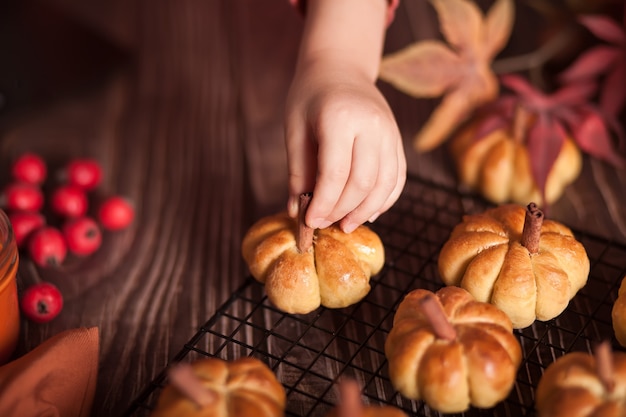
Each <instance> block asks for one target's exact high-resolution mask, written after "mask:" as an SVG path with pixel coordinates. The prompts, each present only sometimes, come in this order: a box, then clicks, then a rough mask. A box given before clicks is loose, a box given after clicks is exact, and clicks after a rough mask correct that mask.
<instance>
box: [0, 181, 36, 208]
mask: <svg viewBox="0 0 626 417" xmlns="http://www.w3.org/2000/svg"><path fill="white" fill-rule="evenodd" d="M0 205H2V206H3V207H5V208H6V209H8V210H16V211H39V209H41V207H42V206H43V193H42V192H41V188H39V186H37V185H34V184H29V183H26V182H21V181H20V182H13V183H10V184H8V185H7V186H6V187H4V190H2V193H1V194H0Z"/></svg>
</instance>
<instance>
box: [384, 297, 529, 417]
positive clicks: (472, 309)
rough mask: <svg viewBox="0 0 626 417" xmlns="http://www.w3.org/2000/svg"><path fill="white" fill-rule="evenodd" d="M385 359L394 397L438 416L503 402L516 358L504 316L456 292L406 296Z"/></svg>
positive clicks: (519, 355)
mask: <svg viewBox="0 0 626 417" xmlns="http://www.w3.org/2000/svg"><path fill="white" fill-rule="evenodd" d="M428 305H430V306H437V309H438V311H439V313H438V316H434V317H433V314H432V313H429V311H430V309H428V308H426V307H427V306H428ZM437 309H436V311H437ZM436 317H439V318H438V319H437V318H436ZM385 356H386V357H387V361H388V363H389V377H390V380H391V382H392V384H393V386H394V387H395V389H397V390H398V391H399V392H400V394H402V395H403V396H405V397H407V398H409V399H414V400H423V401H424V402H426V404H428V405H429V406H430V407H431V408H434V409H436V410H438V411H440V412H443V413H459V412H462V411H464V410H467V409H468V408H469V407H470V405H473V406H475V407H479V408H490V407H493V406H494V405H495V404H496V403H498V402H499V401H501V400H503V399H505V398H506V397H507V396H508V394H509V392H510V391H511V388H512V387H513V384H514V383H515V376H516V374H517V369H518V367H519V365H520V362H521V359H522V353H521V347H520V345H519V342H518V341H517V339H516V338H515V336H514V335H513V328H512V325H511V321H510V320H509V318H508V316H507V315H506V314H504V313H503V312H502V311H501V310H499V309H498V308H496V307H495V306H493V305H492V304H488V303H483V302H479V301H476V300H475V299H474V297H472V295H471V294H470V293H468V292H467V291H465V290H464V289H462V288H458V287H444V288H442V289H440V290H439V291H437V292H436V293H432V292H430V291H427V290H424V289H417V290H413V291H412V292H410V293H409V294H408V295H407V296H406V297H405V298H404V299H403V301H402V302H401V303H400V305H399V306H398V309H397V311H396V314H395V316H394V319H393V327H392V329H391V332H390V333H389V335H388V337H387V340H386V341H385Z"/></svg>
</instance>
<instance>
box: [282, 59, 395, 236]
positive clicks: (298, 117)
mask: <svg viewBox="0 0 626 417" xmlns="http://www.w3.org/2000/svg"><path fill="white" fill-rule="evenodd" d="M286 145H287V155H288V165H289V196H290V197H289V204H288V208H289V214H290V215H291V216H295V215H296V213H297V204H298V196H299V195H300V194H301V193H303V192H310V191H313V198H312V200H311V203H310V205H309V207H308V210H307V213H306V223H307V225H308V226H310V227H313V228H325V227H327V226H329V225H330V224H332V223H334V222H336V221H339V220H341V223H340V225H341V228H342V229H343V230H344V231H345V232H347V233H349V232H351V231H353V230H354V229H356V228H357V227H358V226H359V225H360V224H362V223H364V222H366V221H368V220H369V221H374V220H375V219H376V217H378V215H380V214H381V213H383V212H385V211H386V210H388V209H389V208H390V207H391V206H392V205H393V203H395V201H396V200H397V199H398V197H399V196H400V193H401V192H402V189H403V187H404V184H405V181H406V159H405V155H404V149H403V145H402V138H401V135H400V132H399V130H398V127H397V125H396V122H395V119H394V117H393V114H392V112H391V109H390V108H389V106H388V104H387V102H386V101H385V99H384V97H383V96H382V94H381V93H380V91H379V90H378V89H377V88H376V86H375V85H374V83H373V82H372V81H371V78H370V77H368V76H367V75H366V74H363V73H360V72H359V70H358V69H357V68H354V67H353V66H351V65H350V64H349V63H343V64H339V65H338V63H337V62H336V61H333V62H328V61H327V60H324V59H323V58H322V59H318V60H311V61H309V62H308V63H307V64H306V65H300V66H299V71H298V72H297V74H296V76H295V78H294V80H293V84H292V87H291V90H290V93H289V97H288V101H287V115H286Z"/></svg>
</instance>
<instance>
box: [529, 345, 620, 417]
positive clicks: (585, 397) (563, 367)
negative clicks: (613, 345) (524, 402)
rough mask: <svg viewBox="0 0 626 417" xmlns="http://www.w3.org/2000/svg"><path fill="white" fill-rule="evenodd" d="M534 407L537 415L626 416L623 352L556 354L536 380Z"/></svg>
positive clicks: (578, 416) (545, 416) (555, 416)
mask: <svg viewBox="0 0 626 417" xmlns="http://www.w3.org/2000/svg"><path fill="white" fill-rule="evenodd" d="M606 346H607V349H610V347H609V346H608V344H607V345H606ZM601 360H604V361H606V364H605V365H604V366H602V365H600V363H599V361H601ZM603 369H604V371H603ZM607 369H608V372H607ZM603 372H604V374H606V375H603ZM535 407H536V409H537V414H538V417H623V416H626V353H624V352H612V353H609V356H608V357H607V358H605V359H601V358H599V357H598V355H597V354H596V355H591V354H588V353H583V352H572V353H567V354H565V355H563V356H561V357H559V358H558V359H557V360H556V361H554V362H552V363H551V364H550V366H548V368H547V369H546V371H545V372H544V374H543V376H542V377H541V379H540V380H539V384H538V385H537V390H536V395H535Z"/></svg>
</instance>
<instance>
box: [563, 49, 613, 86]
mask: <svg viewBox="0 0 626 417" xmlns="http://www.w3.org/2000/svg"><path fill="white" fill-rule="evenodd" d="M620 55H622V51H621V50H620V49H619V48H615V47H613V46H606V45H602V46H596V47H594V48H592V49H590V50H588V51H586V52H585V53H583V54H582V55H580V56H579V57H578V59H576V61H574V62H573V63H572V64H571V65H570V66H569V68H567V69H566V70H565V71H563V72H562V73H561V74H560V75H559V79H560V80H561V82H570V81H574V80H579V79H582V78H592V77H596V76H598V75H601V74H603V73H605V72H606V71H607V70H608V69H609V68H610V67H611V66H612V65H614V63H615V61H616V60H617V59H619V57H620Z"/></svg>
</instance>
